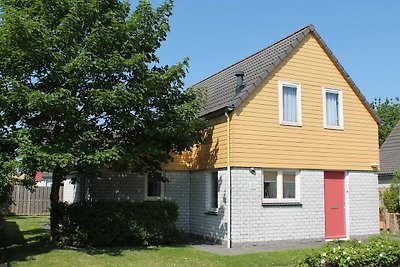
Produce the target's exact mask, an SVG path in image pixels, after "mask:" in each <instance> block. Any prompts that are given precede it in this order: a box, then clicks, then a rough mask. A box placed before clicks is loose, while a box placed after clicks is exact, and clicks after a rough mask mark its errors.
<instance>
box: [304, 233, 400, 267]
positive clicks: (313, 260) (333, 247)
mask: <svg viewBox="0 0 400 267" xmlns="http://www.w3.org/2000/svg"><path fill="white" fill-rule="evenodd" d="M399 263H400V243H399V242H398V241H394V240H392V239H389V238H387V237H373V238H370V239H369V240H368V241H365V242H362V241H343V242H340V241H337V242H329V243H328V244H327V245H326V246H325V247H324V248H322V249H318V250H314V251H313V252H311V253H309V254H307V255H306V256H305V257H304V258H302V259H300V260H299V262H298V264H297V266H298V267H316V266H323V267H336V266H340V267H341V266H348V267H362V266H369V267H375V266H377V267H378V266H379V267H393V266H398V264H399Z"/></svg>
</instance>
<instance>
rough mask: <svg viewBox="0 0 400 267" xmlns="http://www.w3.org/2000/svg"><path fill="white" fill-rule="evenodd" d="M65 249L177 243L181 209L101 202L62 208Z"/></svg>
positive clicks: (169, 204)
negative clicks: (177, 227)
mask: <svg viewBox="0 0 400 267" xmlns="http://www.w3.org/2000/svg"><path fill="white" fill-rule="evenodd" d="M59 208H60V213H59V214H60V217H61V218H60V231H59V235H58V236H59V240H60V242H61V244H63V245H70V246H76V247H82V246H125V245H139V246H143V245H145V246H146V245H160V244H167V243H172V242H174V240H175V238H176V236H177V234H179V231H178V230H177V229H176V227H175V222H176V220H177V218H178V205H177V204H176V203H175V202H172V201H167V200H160V201H136V202H128V201H123V202H122V201H99V202H81V203H74V204H71V205H68V204H65V203H63V204H61V205H60V207H59Z"/></svg>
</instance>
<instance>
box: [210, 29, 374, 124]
mask: <svg viewBox="0 0 400 267" xmlns="http://www.w3.org/2000/svg"><path fill="white" fill-rule="evenodd" d="M301 31H303V32H302V34H303V36H300V38H299V37H298V38H296V39H295V40H294V41H293V42H292V43H291V44H290V48H289V49H287V50H285V51H284V52H283V53H281V54H280V55H279V56H278V59H276V60H275V61H274V62H273V63H272V64H271V65H269V66H268V67H267V69H266V70H265V72H263V73H262V74H261V75H260V76H259V79H257V80H256V81H255V82H253V83H252V84H250V85H248V86H246V87H245V88H244V89H243V90H242V92H241V93H240V94H239V95H238V96H237V97H236V100H234V104H233V105H234V107H235V108H237V107H238V106H239V105H240V104H241V103H243V101H244V100H245V99H246V98H247V96H249V95H250V94H251V93H252V92H253V91H254V90H255V89H256V88H258V86H259V85H260V84H261V83H262V82H263V81H264V80H265V79H266V78H267V77H268V76H269V74H271V73H272V72H273V71H274V70H275V69H276V68H277V67H278V66H279V65H280V64H281V63H282V61H284V60H285V59H286V57H287V56H289V54H290V53H291V52H292V51H293V50H294V48H296V47H297V45H298V44H299V43H300V42H301V41H302V40H303V39H304V38H305V37H306V36H307V35H308V34H309V33H310V32H312V33H313V34H314V35H315V37H316V39H317V41H318V42H319V43H320V44H321V46H322V47H323V49H324V50H325V51H326V52H327V54H328V56H329V57H330V59H331V60H332V61H333V62H334V64H335V65H336V66H337V67H338V69H339V71H340V72H342V74H343V76H344V77H345V79H346V81H347V82H348V83H349V84H350V86H351V87H353V89H354V90H355V93H356V95H357V96H358V98H359V99H360V100H361V102H362V103H363V105H364V106H365V107H366V108H367V110H368V112H369V113H370V114H371V116H372V117H373V118H374V120H375V121H376V123H377V124H381V123H382V121H381V119H380V118H379V116H378V114H377V113H376V112H375V110H374V109H373V108H372V107H371V105H370V104H369V103H368V101H367V99H366V98H365V96H364V95H363V93H362V92H361V90H360V89H359V88H358V87H357V85H356V84H355V82H354V81H353V80H352V79H351V77H350V75H349V74H348V73H347V71H346V70H345V69H344V67H343V66H342V64H340V62H339V60H338V59H337V58H336V57H335V55H334V54H333V52H332V50H331V49H330V48H329V47H328V45H327V44H326V43H325V41H324V40H323V39H322V37H321V35H319V33H318V32H317V31H316V29H315V27H314V25H313V24H309V25H308V26H306V27H304V28H301V29H300V30H298V31H296V32H295V33H293V34H291V35H289V36H292V35H294V34H297V33H299V32H301ZM289 36H287V37H285V38H283V39H281V40H279V41H278V42H281V41H282V40H284V39H286V38H288V37H289ZM278 42H275V43H274V44H276V43H278ZM274 44H272V45H274ZM268 47H269V46H268ZM260 51H262V50H260ZM257 53H258V52H257ZM257 53H255V54H257ZM252 55H254V54H252ZM252 55H251V56H252ZM246 58H248V57H246ZM246 58H245V59H246ZM245 59H243V60H245ZM241 61H242V60H241ZM239 62H240V61H239ZM235 64H236V63H235ZM235 64H233V65H235ZM210 77H211V76H210Z"/></svg>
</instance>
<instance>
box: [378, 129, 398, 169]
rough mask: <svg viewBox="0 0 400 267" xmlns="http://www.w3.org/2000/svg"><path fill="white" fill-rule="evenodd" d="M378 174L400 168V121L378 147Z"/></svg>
mask: <svg viewBox="0 0 400 267" xmlns="http://www.w3.org/2000/svg"><path fill="white" fill-rule="evenodd" d="M379 152H380V158H381V159H380V161H381V163H380V171H379V173H380V174H392V173H394V171H395V170H399V169H400V122H399V123H398V124H397V126H396V127H395V128H394V129H393V130H392V132H391V133H390V134H389V136H388V138H387V139H386V141H385V142H384V143H383V144H382V146H381V148H380V151H379Z"/></svg>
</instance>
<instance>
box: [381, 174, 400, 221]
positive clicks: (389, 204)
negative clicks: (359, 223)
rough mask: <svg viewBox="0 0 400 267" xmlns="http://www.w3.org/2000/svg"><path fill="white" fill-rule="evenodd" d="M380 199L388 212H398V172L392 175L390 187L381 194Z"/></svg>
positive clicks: (399, 191)
mask: <svg viewBox="0 0 400 267" xmlns="http://www.w3.org/2000/svg"><path fill="white" fill-rule="evenodd" d="M382 199H383V204H384V205H385V208H386V209H387V210H388V211H389V212H392V213H395V212H400V170H399V171H396V172H395V173H394V177H393V179H392V181H391V183H390V187H389V189H387V190H386V191H384V192H383V195H382Z"/></svg>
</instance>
